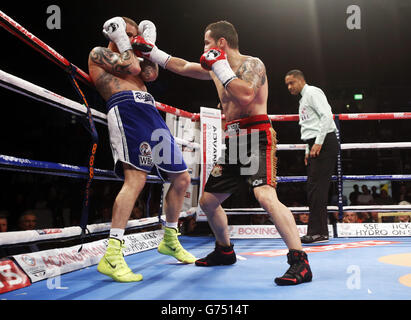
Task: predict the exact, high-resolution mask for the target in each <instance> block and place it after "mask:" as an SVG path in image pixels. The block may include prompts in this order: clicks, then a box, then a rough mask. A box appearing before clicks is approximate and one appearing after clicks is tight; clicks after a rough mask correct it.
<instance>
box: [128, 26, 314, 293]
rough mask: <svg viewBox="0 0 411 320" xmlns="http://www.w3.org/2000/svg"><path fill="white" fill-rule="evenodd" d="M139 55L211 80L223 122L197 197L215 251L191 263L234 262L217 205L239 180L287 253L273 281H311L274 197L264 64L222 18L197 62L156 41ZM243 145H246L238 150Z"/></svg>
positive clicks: (288, 219) (291, 224) (289, 219)
mask: <svg viewBox="0 0 411 320" xmlns="http://www.w3.org/2000/svg"><path fill="white" fill-rule="evenodd" d="M141 41H144V40H142V39H140V40H139V41H136V43H135V45H140V42H141ZM144 54H145V56H146V57H147V58H148V59H150V60H151V61H152V62H155V63H158V64H159V65H160V66H162V67H163V68H165V69H167V70H170V71H172V72H174V73H177V74H180V75H183V76H188V77H191V78H195V79H201V80H213V81H214V83H215V86H216V88H217V92H218V96H219V98H220V102H221V108H222V111H223V113H224V114H225V117H226V121H227V128H226V129H227V131H226V134H227V138H226V144H227V150H228V151H227V150H226V152H225V159H224V161H221V160H219V161H218V163H217V164H216V165H215V167H214V168H213V170H212V172H211V174H210V177H209V179H208V181H207V183H206V186H205V190H204V193H203V195H202V197H201V198H200V207H201V208H202V210H203V211H204V212H205V213H206V215H207V218H208V222H209V224H210V227H211V229H212V230H213V232H214V235H215V237H216V243H215V249H214V251H213V252H211V253H210V254H209V255H207V256H206V257H205V258H202V259H199V260H197V261H196V262H195V263H196V265H197V266H216V265H230V264H233V263H235V262H236V255H235V252H234V249H233V244H232V243H231V241H230V237H229V232H228V222H227V215H226V214H225V212H224V209H223V208H222V207H221V203H222V202H223V201H224V200H225V199H227V198H228V197H229V196H230V195H231V194H232V193H234V192H236V189H237V188H238V187H239V186H240V185H241V184H242V183H248V184H249V185H250V186H251V187H252V189H253V192H254V195H255V197H256V199H257V200H258V202H259V203H260V205H261V207H262V208H264V210H265V211H266V212H267V213H268V214H270V216H271V218H272V220H273V222H274V224H275V226H276V228H277V229H278V231H279V232H280V234H281V236H282V238H283V240H284V242H285V244H286V245H287V247H288V249H289V253H288V255H287V257H288V263H289V264H290V268H289V269H288V270H287V271H286V273H285V274H284V275H283V276H281V277H278V278H275V283H276V284H278V285H295V284H300V283H303V282H309V281H311V279H312V273H311V269H310V265H309V263H308V259H307V255H306V253H305V252H304V251H303V250H302V246H301V241H300V237H299V234H298V231H297V227H296V224H295V221H294V218H293V215H292V213H291V211H290V210H289V209H288V208H287V207H286V206H284V205H283V204H282V203H281V202H280V201H279V200H278V197H277V192H276V180H275V179H276V157H275V151H276V134H275V131H274V129H273V128H272V126H271V122H270V120H269V118H268V116H267V99H268V81H267V76H266V70H265V66H264V64H263V62H262V61H261V60H260V59H258V58H255V57H251V56H246V55H243V54H241V53H240V52H239V47H238V35H237V32H236V30H235V28H234V26H233V25H232V24H231V23H229V22H227V21H219V22H216V23H211V24H210V25H208V26H207V27H206V29H205V33H204V54H203V55H202V56H201V58H200V63H193V62H188V61H186V60H184V59H181V58H177V57H172V56H170V55H169V54H167V53H165V52H164V51H162V50H160V49H159V48H158V47H156V46H155V45H152V49H151V50H150V51H148V52H145V53H144ZM253 134H255V135H256V139H255V140H254V141H258V142H257V143H252V142H251V143H250V141H248V142H247V140H251V141H253V140H252V139H251V136H252V135H253ZM244 136H246V137H248V138H249V139H245V138H244ZM242 137H243V138H242ZM244 144H245V145H246V146H244V148H241V146H242V145H244ZM255 144H257V146H255ZM233 148H238V150H243V154H238V157H237V159H232V157H231V158H230V151H229V150H233ZM244 153H245V154H244ZM233 154H235V152H233ZM227 158H228V159H227ZM247 159H248V163H247ZM233 160H234V161H233ZM241 160H244V161H241Z"/></svg>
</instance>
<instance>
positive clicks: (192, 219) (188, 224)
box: [178, 215, 197, 235]
mask: <svg viewBox="0 0 411 320" xmlns="http://www.w3.org/2000/svg"><path fill="white" fill-rule="evenodd" d="M178 224H179V230H180V233H181V234H183V235H189V234H192V233H193V232H194V231H195V228H196V226H197V221H196V216H195V215H191V216H187V217H185V218H180V219H179V221H178Z"/></svg>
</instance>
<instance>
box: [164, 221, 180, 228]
mask: <svg viewBox="0 0 411 320" xmlns="http://www.w3.org/2000/svg"><path fill="white" fill-rule="evenodd" d="M166 227H167V228H174V229H178V222H167V221H166Z"/></svg>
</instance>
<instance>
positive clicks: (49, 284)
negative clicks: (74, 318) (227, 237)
mask: <svg viewBox="0 0 411 320" xmlns="http://www.w3.org/2000/svg"><path fill="white" fill-rule="evenodd" d="M180 241H181V243H182V244H183V246H184V247H185V248H186V249H187V250H189V251H190V252H191V253H193V254H194V255H196V256H197V257H204V256H205V255H207V254H208V253H209V252H210V251H211V250H213V249H214V238H212V237H187V236H182V237H180ZM232 241H233V243H234V245H235V246H234V248H235V250H236V253H237V255H238V256H239V259H238V261H237V263H236V264H235V265H232V266H219V267H208V268H207V267H196V266H195V265H192V264H191V265H184V264H181V263H178V262H176V261H175V260H174V259H173V258H171V257H169V256H164V255H161V254H159V253H157V250H149V251H145V252H141V253H138V254H134V255H131V256H127V257H126V258H125V259H126V261H127V263H128V265H129V266H130V267H131V269H132V270H133V271H134V272H138V273H142V274H143V276H144V280H143V281H142V282H137V283H116V282H113V281H112V280H111V279H110V278H108V277H106V276H104V275H102V274H100V273H98V272H97V269H96V266H91V267H88V268H84V269H81V270H77V271H74V272H71V273H67V274H63V275H61V276H60V277H57V278H53V279H48V280H43V281H40V282H36V283H33V284H32V285H31V286H29V287H26V288H22V289H18V290H15V291H11V292H7V293H4V294H0V299H1V300H368V299H369V300H408V299H410V298H411V281H410V278H411V258H410V257H411V246H410V245H411V238H384V239H382V238H373V239H370V238H334V239H331V240H330V242H328V243H326V244H321V245H304V248H305V249H306V250H308V251H311V252H308V257H309V261H310V264H311V268H312V271H313V275H314V277H313V281H312V282H310V283H304V284H301V285H297V286H289V287H280V286H277V285H276V284H275V283H274V282H273V280H274V278H275V277H276V276H280V275H282V274H283V273H284V272H285V271H286V270H287V268H288V264H287V263H286V256H285V255H284V252H285V251H287V250H284V249H286V247H285V245H284V242H283V241H282V240H281V239H241V240H232ZM364 241H365V242H364ZM358 244H360V245H358ZM313 249H315V252H312V250H313ZM276 250H282V251H276ZM256 252H258V255H255V253H256ZM278 252H280V253H281V254H282V255H280V256H275V254H277V253H278ZM272 253H274V256H273V255H272ZM380 260H381V261H380ZM407 279H408V282H407Z"/></svg>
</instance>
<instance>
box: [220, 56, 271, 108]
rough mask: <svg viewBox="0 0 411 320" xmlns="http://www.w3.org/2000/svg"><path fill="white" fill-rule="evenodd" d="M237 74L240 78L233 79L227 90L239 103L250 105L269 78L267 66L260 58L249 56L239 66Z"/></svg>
mask: <svg viewBox="0 0 411 320" xmlns="http://www.w3.org/2000/svg"><path fill="white" fill-rule="evenodd" d="M236 75H237V77H238V79H234V80H233V81H231V82H230V83H229V84H228V85H227V87H226V90H227V91H228V92H229V93H230V94H231V95H232V96H234V97H235V98H236V100H237V101H238V103H239V104H241V105H248V104H250V103H251V102H252V101H253V100H254V98H255V96H256V94H257V92H258V90H259V89H260V88H261V87H262V86H263V85H264V83H265V82H266V80H267V79H266V71H265V66H264V64H263V62H262V61H261V60H260V59H258V58H253V57H249V58H247V59H246V60H245V61H244V63H243V64H242V65H241V66H240V67H239V68H238V70H237V72H236Z"/></svg>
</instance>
